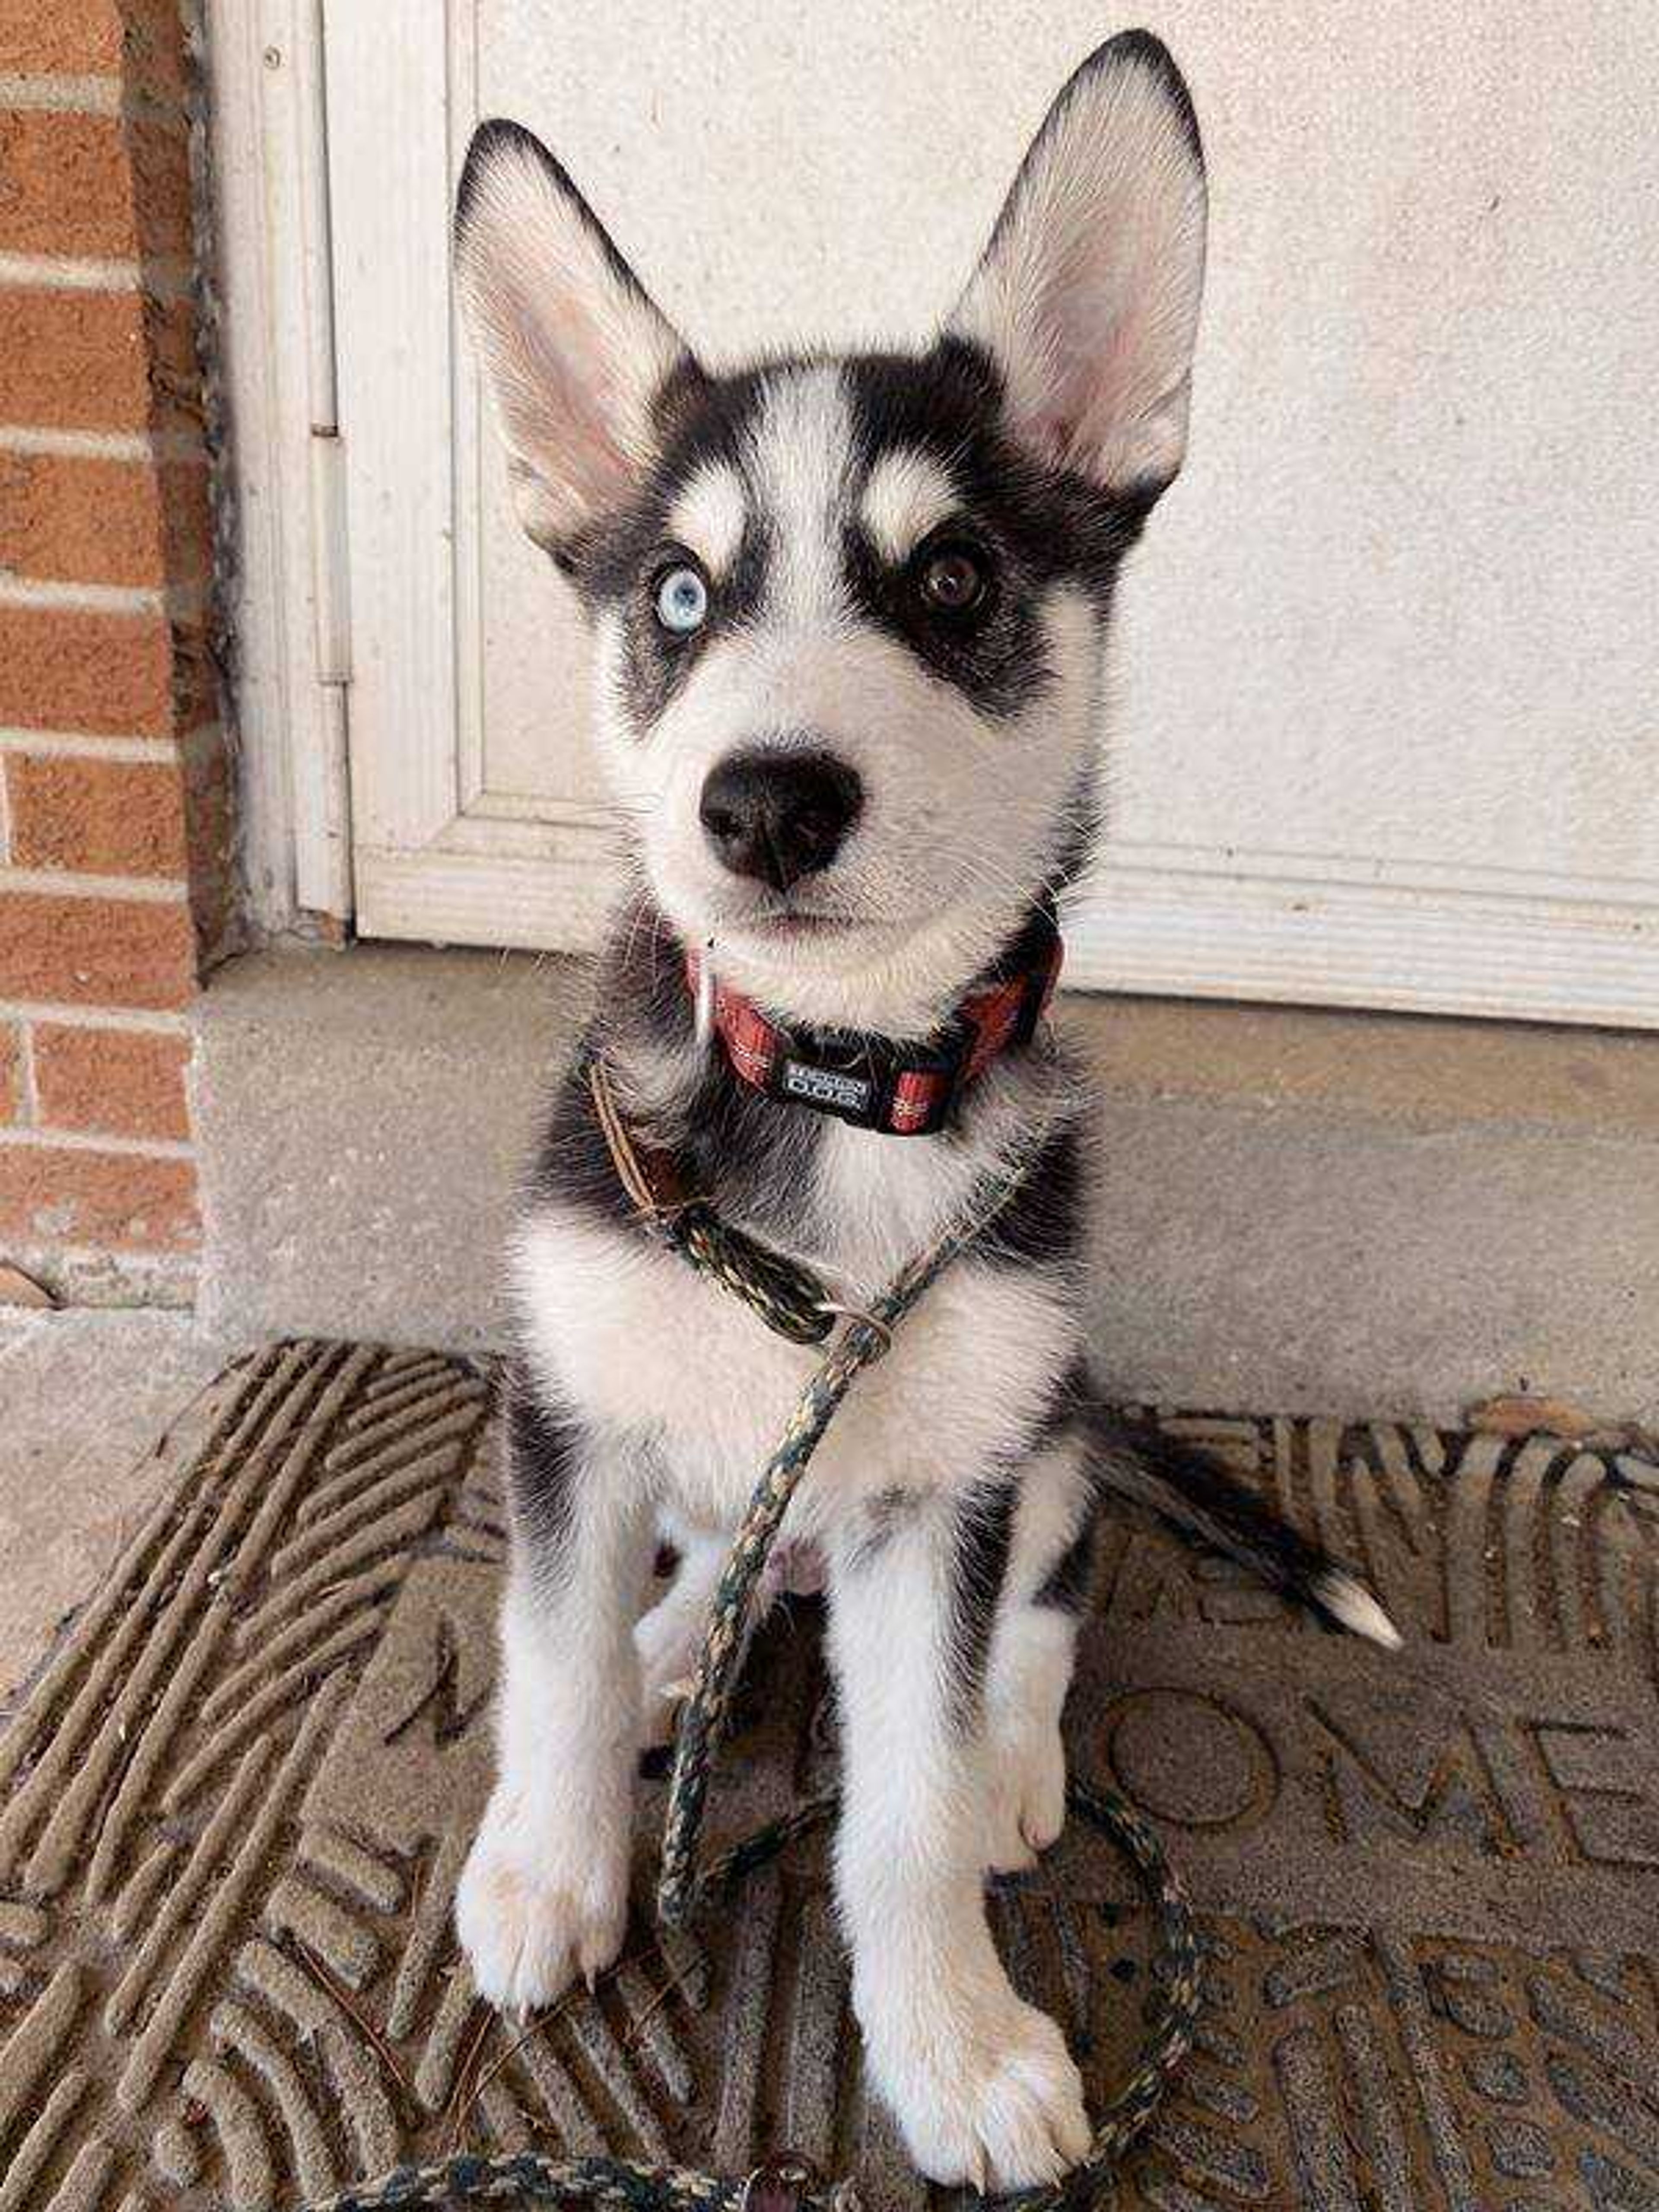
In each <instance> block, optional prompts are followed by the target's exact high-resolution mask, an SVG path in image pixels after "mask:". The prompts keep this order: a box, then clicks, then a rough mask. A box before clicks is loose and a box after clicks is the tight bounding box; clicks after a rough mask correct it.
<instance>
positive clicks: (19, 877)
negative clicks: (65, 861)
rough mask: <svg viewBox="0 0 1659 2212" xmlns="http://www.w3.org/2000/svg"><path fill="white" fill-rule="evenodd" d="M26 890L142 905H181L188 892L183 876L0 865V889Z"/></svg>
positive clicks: (0, 890) (49, 895)
mask: <svg viewBox="0 0 1659 2212" xmlns="http://www.w3.org/2000/svg"><path fill="white" fill-rule="evenodd" d="M6 891H28V892H31V893H33V895H34V896H42V895H44V896H46V897H48V898H85V899H125V900H128V901H135V902H138V903H139V904H142V905H145V906H182V905H184V904H185V903H186V902H187V900H188V898H189V895H190V885H189V884H188V882H187V881H186V880H185V878H184V877H183V876H114V875H111V876H100V875H93V874H90V873H88V872H87V871H86V870H85V869H82V868H19V867H15V866H12V865H11V864H10V863H7V864H6V865H5V866H0V893H3V892H6Z"/></svg>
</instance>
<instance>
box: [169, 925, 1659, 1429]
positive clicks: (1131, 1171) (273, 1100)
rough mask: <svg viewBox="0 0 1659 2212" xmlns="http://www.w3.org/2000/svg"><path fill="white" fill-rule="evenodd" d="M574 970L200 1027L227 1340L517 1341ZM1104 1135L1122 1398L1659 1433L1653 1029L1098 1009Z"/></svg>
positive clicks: (490, 961) (205, 1296) (299, 998)
mask: <svg viewBox="0 0 1659 2212" xmlns="http://www.w3.org/2000/svg"><path fill="white" fill-rule="evenodd" d="M587 991H588V973H587V970H586V968H585V966H584V965H583V964H582V963H579V962H574V961H573V962H566V961H559V960H554V959H549V958H538V957H533V956H531V955H527V954H519V953H515V954H512V955H505V956H496V955H493V954H484V953H473V952H439V951H427V950H416V949H394V948H391V947H386V946H370V945H354V946H352V947H350V948H349V950H347V951H344V952H329V951H303V952H301V951H281V952H270V953H263V954H258V955H256V956H253V957H249V958H247V959H245V960H242V961H239V962H237V963H234V964H233V965H231V966H230V967H228V968H227V969H224V970H222V972H221V973H220V974H219V975H217V976H216V977H215V979H214V981H213V982H212V984H211V986H210V988H209V990H208V991H207V993H206V994H205V995H204V998H203V1000H202V1001H201V1007H200V1013H199V1017H198V1033H197V1054H196V1067H195V1075H194V1082H195V1090H196V1107H197V1125H198V1128H199V1132H200V1137H201V1144H202V1151H203V1180H204V1194H205V1201H206V1209H207V1249H206V1253H205V1255H204V1267H203V1274H202V1289H201V1300H202V1319H203V1322H204V1326H205V1327H206V1328H207V1329H208V1330H209V1331H210V1332H211V1333H212V1334H215V1335H216V1336H217V1337H218V1338H219V1339H221V1340H228V1341H230V1342H233V1343H239V1344H240V1343H246V1344H252V1343H253V1342H256V1341H258V1340H261V1339H263V1338H266V1337H269V1336H271V1335H273V1334H318V1335H325V1336H351V1337H356V1338H361V1339H365V1340H381V1341H391V1342H400V1343H407V1344H416V1343H422V1344H430V1345H435V1346H445V1347H447V1348H453V1349H476V1348H478V1347H480V1346H492V1345H496V1344H499V1343H500V1342H501V1341H502V1340H503V1328H504V1306H503V1302H502V1297H501V1267H500V1259H499V1255H500V1252H501V1241H502V1236H503V1231H504V1226H505V1223H506V1220H507V1212H508V1205H509V1200H510V1195H511V1192H512V1189H513V1183H514V1179H515V1176H516V1175H517V1172H518V1170H519V1167H520V1163H521V1161H522V1159H523V1157H524V1154H525V1152H526V1147H527V1146H528V1144H529V1141H530V1139H531V1135H532V1131H533V1127H534V1123H535V1119H536V1114H537V1110H538V1100H539V1098H540V1097H541V1095H542V1093H543V1091H544V1086H545V1083H546V1080H547V1077H548V1073H549V1072H550V1069H551V1068H552V1067H553V1066H555V1065H556V1062H557V1060H558V1059H559V1057H560V1055H561V1054H562V1053H563V1052H564V1051H566V1050H567V1049H568V1047H569V1045H570V1042H572V1039H573V1036H574V1029H575V1025H576V1024H577V1022H578V1021H579V1020H580V1010H581V1008H582V1007H583V1006H584V1005H585V1004H586V996H587ZM1061 1018H1062V1019H1063V1020H1064V1021H1065V1022H1066V1024H1067V1025H1068V1026H1069V1027H1070V1028H1071V1029H1072V1030H1073V1031H1074V1032H1075V1033H1076V1034H1077V1035H1078V1036H1079V1038H1080V1040H1081V1041H1082V1042H1085V1045H1086V1047H1087V1049H1088V1051H1089V1053H1090V1054H1091V1059H1092V1060H1093V1063H1094V1065H1095V1067H1096V1069H1097V1075H1098V1080H1099V1083H1100V1086H1101V1091H1102V1095H1103V1101H1104V1107H1105V1124H1106V1133H1107V1135H1106V1146H1105V1151H1104V1155H1103V1159H1102V1161H1101V1173H1102V1175H1103V1178H1104V1182H1105V1185H1106V1191H1107V1197H1108V1206H1107V1215H1106V1228H1105V1231H1104V1236H1103V1243H1102V1249H1101V1251H1100V1253H1099V1255H1098V1256H1099V1272H1100V1291H1099V1302H1098V1311H1097V1343H1098V1347H1099V1355H1100V1363H1101V1368H1102V1371H1103V1375H1104V1376H1106V1377H1107V1378H1108V1380H1109V1388H1110V1389H1111V1391H1112V1394H1113V1395H1115V1397H1117V1398H1119V1399H1125V1398H1139V1399H1145V1400H1148V1401H1157V1402H1158V1403H1161V1404H1164V1405H1182V1406H1206V1405H1207V1406H1215V1405H1225V1406H1230V1407H1244V1408H1257V1409H1261V1408H1274V1409H1277V1410H1279V1411H1281V1412H1286V1413H1298V1412H1320V1413H1334V1414H1339V1415H1349V1416H1354V1417H1359V1416H1361V1415H1367V1414H1387V1415H1392V1416H1395V1417H1397V1418H1401V1419H1431V1420H1442V1421H1447V1420H1450V1419H1453V1418H1454V1417H1455V1415H1456V1414H1457V1413H1459V1412H1460V1411H1461V1410H1462V1408H1464V1407H1467V1406H1468V1405H1469V1404H1470V1403H1471V1402H1473V1401H1477V1400H1480V1399H1482V1398H1485V1397H1487V1396H1490V1395H1495V1394H1498V1393H1504V1392H1514V1391H1522V1390H1530V1391H1537V1392H1544V1393H1547V1394H1548V1395H1559V1396H1565V1397H1567V1398H1570V1399H1571V1400H1574V1401H1577V1402H1578V1403H1580V1404H1582V1405H1583V1406H1584V1407H1586V1408H1587V1409H1588V1410H1589V1411H1590V1412H1591V1413H1594V1414H1595V1415H1597V1416H1598V1417H1602V1418H1605V1419H1614V1420H1620V1419H1636V1420H1642V1421H1644V1422H1646V1423H1648V1424H1650V1425H1651V1424H1653V1423H1654V1422H1655V1421H1656V1420H1659V1036H1629V1035H1613V1034H1609V1033H1605V1032H1601V1031H1595V1030H1566V1029H1543V1028H1535V1027H1527V1026H1521V1025H1510V1024H1494V1023H1480V1022H1462V1021H1446V1020H1438V1019H1428V1018H1419V1017H1412V1016H1394V1015H1370V1014H1349V1013H1328V1012H1305V1011H1302V1010H1299V1009H1293V1008H1283V1007H1261V1006H1223V1005H1208V1004H1201V1003H1196V1002H1191V1001H1180V1002H1178V1001H1169V1000H1136V999H1114V998H1108V997H1101V996H1094V997H1090V998H1086V999H1085V998H1081V997H1073V998H1069V999H1067V1000H1065V1001H1064V1002H1063V1004H1062V1012H1061Z"/></svg>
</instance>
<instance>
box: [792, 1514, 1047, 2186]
mask: <svg viewBox="0 0 1659 2212" xmlns="http://www.w3.org/2000/svg"><path fill="white" fill-rule="evenodd" d="M1014 1502H1015V1492H1014V1490H1013V1488H1012V1486H1011V1485H1010V1484H1009V1483H1008V1482H1007V1481H1006V1480H999V1481H996V1482H987V1483H986V1484H984V1485H983V1486H980V1487H978V1488H976V1489H975V1490H972V1491H969V1492H954V1493H951V1494H946V1493H943V1492H933V1493H930V1494H927V1495H925V1496H918V1495H905V1494H900V1495H899V1496H897V1497H896V1498H891V1499H886V1500H883V1501H882V1502H881V1503H880V1504H878V1506H875V1507H872V1508H871V1509H870V1510H867V1511H866V1513H864V1514H862V1515H861V1516H858V1517H857V1518H856V1519H855V1520H854V1522H852V1523H851V1525H849V1526H848V1528H845V1529H844V1530H842V1532H840V1533H839V1534H838V1535H837V1536H836V1539H835V1541H834V1542H833V1545H832V1550H831V1557H830V1581H829V1593H830V1651H831V1656H832V1658H833V1661H834V1664H835V1668H836V1676H837V1679H838V1682H839V1686H840V1692H841V1701H842V1727H843V1742H842V1761H843V1789H844V1801H845V1802H844V1811H843V1814H842V1825H841V1832H840V1836H839V1838H838V1841H837V1845H836V1887H837V1892H838V1895H839V1899H840V1903H841V1909H842V1917H843V1920H844V1922H845V1924H846V1927H847V1930H848V1936H849V1937H850V1939H851V1943H852V1950H853V2001H854V2010H855V2011H856V2013H857V2015H858V2020H859V2025H860V2029H861V2031H862V2033H863V2037H864V2045H865V2055H866V2065H867V2066H868V2068H869V2070H870V2074H871V2076H872V2080H873V2081H874V2083H875V2085H876V2087H878V2089H879V2091H880V2092H881V2093H882V2094H883V2095H884V2097H885V2098H886V2100H887V2101H888V2102H889V2103H890V2105H891V2106H892V2107H893V2110H894V2112H895V2113H896V2116H897V2118H898V2120H899V2124H900V2125H901V2127H902V2130H903V2132H904V2136H905V2140H906V2142H908V2145H909V2148H910V2151H911V2154H912V2155H913V2157H914V2158H915V2160H916V2162H917V2164H918V2165H919V2166H921V2167H922V2168H923V2170H924V2171H925V2172H927V2173H928V2174H930V2175H931V2176H932V2177H933V2179H935V2180H936V2181H940V2182H945V2183H960V2182H972V2183H974V2184H975V2185H978V2186H981V2187H995V2188H1000V2189H1012V2188H1020V2187H1024V2186H1025V2185H1028V2184H1035V2183H1039V2182H1044V2181H1048V2180H1051V2179H1053V2178H1054V2176H1055V2175H1056V2174H1057V2173H1058V2172H1060V2170H1061V2169H1062V2168H1063V2167H1064V2166H1066V2165H1067V2164H1069V2163H1070V2162H1072V2161H1073V2160H1076V2159H1078V2158H1080V2157H1081V2156H1082V2155H1083V2154H1084V2152H1085V2150H1086V2149H1087V2148H1088V2143H1089V2126H1088V2122H1087V2120H1086V2119H1085V2116H1084V2111H1083V2100H1082V2089H1081V2084H1080V2082H1079V2078H1078V2072H1077V2069H1076V2067H1075V2066H1073V2063H1072V2061H1071V2059H1070V2057H1068V2056H1067V2055H1066V2045H1065V2043H1064V2041H1063V2040H1062V2039H1061V2036H1060V2030H1059V2029H1058V2028H1057V2027H1055V2026H1054V2022H1053V2021H1050V2020H1048V2019H1047V2018H1045V2016H1044V2015H1042V2013H1040V2012H1037V2011H1036V2010H1035V2009H1034V2008H1032V2007H1031V2006H1030V2005H1028V2004H1025V2003H1024V2002H1022V2000H1021V1999H1020V1998H1019V1997H1018V1996H1016V1995H1015V1993H1014V1991H1013V1990H1012V1987H1011V1985H1010V1984H1009V1981H1008V1978H1007V1976H1006V1973H1005V1972H1003V1968H1002V1965H1001V1962H1000V1960H999V1959H998V1957H997V1954H996V1950H995V1948H994V1945H993V1943H992V1941H991V1934H990V1929H989V1928H988V1926H987V1923H986V1917H985V1902H984V1892H983V1866H984V1804H983V1796H984V1783H985V1776H984V1749H985V1739H984V1732H983V1711H982V1706H983V1688H984V1672H985V1661H986V1655H987V1648H988V1644H989V1641H990V1638H991V1633H992V1626H993V1620H994V1614H995V1611H996V1605H997V1599H998V1595H999V1592H1000V1588H1001V1583H1002V1579H1003V1575H1004V1571H1005V1569H1006V1564H1007V1559H1008V1553H1009V1547H1010V1540H1011V1536H1012V1522H1013V1517H1014Z"/></svg>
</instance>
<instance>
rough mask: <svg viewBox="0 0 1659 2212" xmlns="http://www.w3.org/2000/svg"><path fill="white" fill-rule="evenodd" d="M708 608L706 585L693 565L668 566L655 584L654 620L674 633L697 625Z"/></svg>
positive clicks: (687, 631) (686, 632)
mask: <svg viewBox="0 0 1659 2212" xmlns="http://www.w3.org/2000/svg"><path fill="white" fill-rule="evenodd" d="M707 614H708V585H707V584H705V583H704V581H703V580H702V577H701V576H700V575H699V574H697V572H696V569H695V568H670V569H669V570H668V571H667V573H666V574H665V575H664V576H663V577H662V578H661V580H659V583H658V586H657V620H658V621H659V623H661V624H662V626H663V628H664V629H665V630H671V631H672V633H673V635H675V636H676V637H686V636H689V635H690V632H691V631H693V630H694V629H702V625H703V620H704V617H706V616H707Z"/></svg>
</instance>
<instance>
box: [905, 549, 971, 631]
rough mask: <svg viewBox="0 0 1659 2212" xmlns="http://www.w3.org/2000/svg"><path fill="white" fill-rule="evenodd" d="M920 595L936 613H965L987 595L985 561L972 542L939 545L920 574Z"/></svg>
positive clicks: (925, 562)
mask: <svg viewBox="0 0 1659 2212" xmlns="http://www.w3.org/2000/svg"><path fill="white" fill-rule="evenodd" d="M917 583H918V585H919V586H920V589H921V596H922V598H923V599H924V600H925V601H926V603H927V605H928V606H930V607H931V608H932V609H933V611H934V612H935V613H936V614H942V615H963V614H966V613H967V612H968V611H969V609H970V608H972V607H975V606H977V605H978V604H979V602H980V600H981V599H983V597H984V596H985V563H984V562H983V561H981V558H980V556H979V555H978V554H977V553H975V551H974V550H973V548H972V547H971V546H969V545H940V546H936V547H935V548H934V550H933V552H931V553H929V554H928V555H927V557H926V558H925V559H924V561H923V562H922V564H921V572H920V574H919V575H918V577H917Z"/></svg>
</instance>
